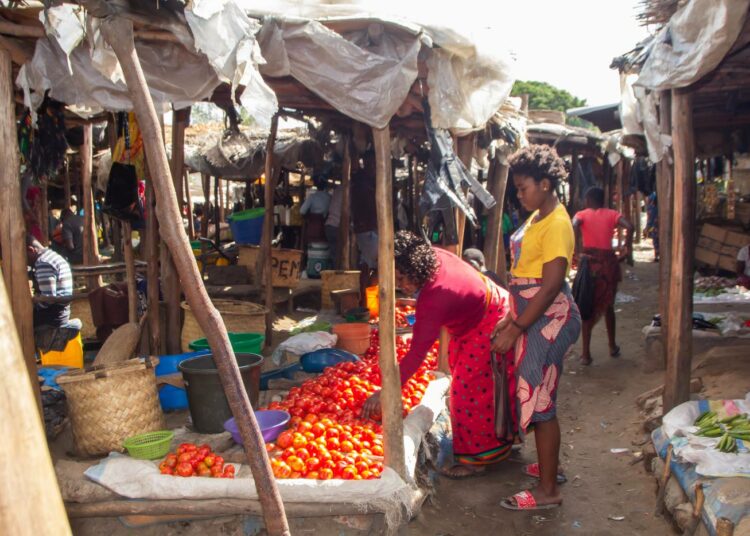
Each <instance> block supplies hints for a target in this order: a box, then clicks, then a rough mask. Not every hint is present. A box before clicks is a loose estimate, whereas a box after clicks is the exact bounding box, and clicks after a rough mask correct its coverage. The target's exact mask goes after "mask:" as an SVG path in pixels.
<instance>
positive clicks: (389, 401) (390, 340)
mask: <svg viewBox="0 0 750 536" xmlns="http://www.w3.org/2000/svg"><path fill="white" fill-rule="evenodd" d="M372 137H373V141H374V142H375V204H376V207H377V213H378V279H379V285H378V287H379V291H378V294H379V296H378V297H379V299H380V331H379V335H380V358H379V364H380V373H381V375H382V378H383V379H382V386H383V387H382V396H381V400H380V403H381V407H382V414H383V442H384V444H385V464H386V465H387V466H388V467H390V468H391V469H393V470H394V471H396V473H398V475H399V476H400V477H401V478H403V479H406V462H405V458H404V426H403V416H402V412H403V408H402V405H401V376H400V373H399V368H398V362H397V361H396V293H395V288H396V267H395V264H394V261H393V258H394V253H393V200H392V198H391V191H392V188H391V184H392V182H393V180H392V177H391V153H390V146H391V136H390V131H389V129H388V127H386V128H383V129H377V128H373V129H372Z"/></svg>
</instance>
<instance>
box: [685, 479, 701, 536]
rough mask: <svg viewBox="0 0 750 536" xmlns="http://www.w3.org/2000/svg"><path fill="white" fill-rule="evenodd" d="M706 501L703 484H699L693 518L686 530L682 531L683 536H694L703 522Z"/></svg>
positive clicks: (696, 490) (696, 488)
mask: <svg viewBox="0 0 750 536" xmlns="http://www.w3.org/2000/svg"><path fill="white" fill-rule="evenodd" d="M705 500H706V496H705V495H704V493H703V483H702V482H698V483H697V484H696V485H695V505H693V518H692V519H691V520H690V522H689V523H688V525H687V527H685V530H683V531H682V536H693V534H695V530H696V529H697V528H698V525H699V524H700V522H701V513H702V512H703V503H704V502H705Z"/></svg>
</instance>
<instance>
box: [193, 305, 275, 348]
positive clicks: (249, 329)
mask: <svg viewBox="0 0 750 536" xmlns="http://www.w3.org/2000/svg"><path fill="white" fill-rule="evenodd" d="M213 304H214V307H216V308H217V309H218V310H219V313H220V314H221V318H223V319H224V325H225V326H226V327H227V331H236V332H238V333H265V332H266V313H267V312H268V309H266V308H265V307H263V306H262V305H258V304H257V303H251V302H246V301H238V300H213ZM182 308H183V309H184V311H185V322H183V324H182V336H181V337H180V345H181V346H182V351H183V352H190V351H191V350H190V343H191V342H192V341H194V340H196V339H202V338H204V337H205V336H206V335H205V333H203V330H202V329H201V327H200V325H199V324H198V320H197V319H196V318H195V315H194V314H193V311H192V309H190V305H188V304H187V302H182Z"/></svg>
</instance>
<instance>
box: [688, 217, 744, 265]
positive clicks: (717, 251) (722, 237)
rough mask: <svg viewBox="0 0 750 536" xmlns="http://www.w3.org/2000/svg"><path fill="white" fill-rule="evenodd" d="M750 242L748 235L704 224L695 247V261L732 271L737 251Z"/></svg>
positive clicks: (735, 262) (735, 263)
mask: <svg viewBox="0 0 750 536" xmlns="http://www.w3.org/2000/svg"><path fill="white" fill-rule="evenodd" d="M748 244H750V235H747V234H743V233H739V232H736V231H731V230H729V229H725V228H723V227H718V226H716V225H711V224H708V223H707V224H705V225H704V226H703V228H702V229H701V234H700V238H699V239H698V246H697V247H696V248H695V260H696V262H697V263H699V264H701V265H703V266H706V267H709V268H714V269H720V270H726V271H729V272H734V271H735V268H736V267H737V252H738V251H739V250H740V248H742V247H744V246H747V245H748Z"/></svg>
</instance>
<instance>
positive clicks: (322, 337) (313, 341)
mask: <svg viewBox="0 0 750 536" xmlns="http://www.w3.org/2000/svg"><path fill="white" fill-rule="evenodd" d="M337 340H338V336H337V335H333V334H331V333H328V332H327V331H313V332H311V333H300V334H299V335H294V336H292V337H289V338H288V339H287V340H285V341H284V342H282V343H281V344H279V345H278V346H277V347H276V349H275V350H274V351H273V355H272V356H271V359H273V362H274V363H276V364H277V365H279V364H280V363H281V356H282V355H283V354H284V352H291V353H293V354H296V355H304V354H306V353H308V352H314V351H315V350H321V349H323V348H333V347H334V346H335V345H336V341H337Z"/></svg>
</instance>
